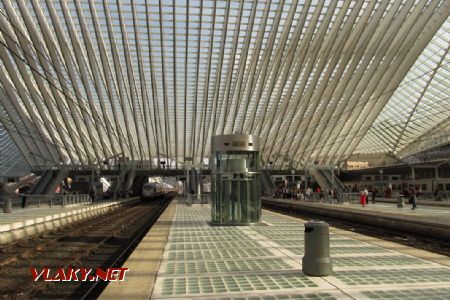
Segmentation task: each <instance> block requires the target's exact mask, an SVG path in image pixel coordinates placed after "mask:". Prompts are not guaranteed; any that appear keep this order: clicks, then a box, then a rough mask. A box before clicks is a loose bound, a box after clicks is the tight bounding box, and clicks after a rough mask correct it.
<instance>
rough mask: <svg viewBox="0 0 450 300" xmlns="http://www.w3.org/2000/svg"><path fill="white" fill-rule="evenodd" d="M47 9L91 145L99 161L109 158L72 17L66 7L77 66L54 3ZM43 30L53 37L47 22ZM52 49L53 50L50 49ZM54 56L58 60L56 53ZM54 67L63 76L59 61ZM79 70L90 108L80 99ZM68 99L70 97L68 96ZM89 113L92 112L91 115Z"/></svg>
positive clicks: (48, 43) (43, 24)
mask: <svg viewBox="0 0 450 300" xmlns="http://www.w3.org/2000/svg"><path fill="white" fill-rule="evenodd" d="M33 4H34V1H33ZM35 5H36V8H35V11H36V10H38V12H36V14H37V15H38V16H41V17H40V18H39V17H38V19H39V20H44V18H43V17H42V16H43V14H42V11H41V9H40V7H38V4H37V3H36V4H35ZM47 9H48V11H49V13H50V16H51V20H52V22H53V27H54V28H55V30H56V33H57V36H58V37H59V44H60V46H61V47H60V48H61V50H62V53H63V56H64V57H65V61H66V66H67V69H68V71H69V76H70V79H71V83H72V87H73V89H74V92H75V97H76V98H77V100H78V104H79V105H80V108H81V110H82V111H83V113H82V115H83V118H84V120H85V122H86V125H87V126H86V127H87V129H88V134H89V138H90V140H91V141H90V142H91V145H93V147H94V152H95V155H96V158H97V161H99V160H101V157H102V156H103V157H106V156H108V154H107V153H108V150H107V147H108V146H107V145H106V142H105V140H104V139H103V138H101V136H102V135H101V130H100V125H99V122H98V121H96V120H95V118H94V113H95V112H96V109H95V104H94V101H93V96H92V93H91V90H90V87H89V83H88V78H87V76H88V75H87V72H86V69H85V68H84V66H83V64H84V61H85V60H84V59H83V58H82V52H81V51H80V43H79V41H78V39H77V36H76V35H74V29H73V24H72V22H71V17H70V15H68V12H67V11H66V10H64V7H63V12H64V17H65V19H66V22H67V24H68V27H69V28H70V29H69V35H70V39H71V41H72V47H73V50H74V54H75V57H76V64H77V65H73V63H72V61H73V59H72V57H73V54H70V51H69V49H68V47H67V46H68V45H69V42H68V41H67V40H65V37H64V33H63V29H62V27H61V24H60V22H59V20H58V17H57V14H56V12H55V9H54V7H53V4H52V2H47ZM41 30H42V31H43V32H44V36H48V37H50V36H51V35H50V29H49V27H48V25H47V24H46V23H45V22H42V24H41ZM52 44H54V45H56V44H57V43H56V41H53V43H52V42H51V41H50V39H49V41H48V42H47V48H48V49H49V52H53V49H55V48H53V47H52V46H51V45H52ZM50 48H52V49H50ZM53 56H54V57H55V58H56V52H55V53H54V55H53ZM54 66H55V68H56V69H57V73H58V74H61V73H62V70H61V69H60V67H59V66H58V61H56V60H54ZM77 66H78V68H77ZM58 68H59V70H58ZM77 70H79V71H80V73H81V80H82V84H83V87H84V89H85V92H86V94H87V98H88V104H89V108H88V106H87V105H86V103H85V101H84V99H80V98H81V96H80V95H81V89H80V87H79V85H78V80H77V78H76V74H75V73H76V71H77ZM80 73H79V74H80ZM62 81H64V79H63V78H62V76H61V79H60V82H62ZM61 85H62V86H64V85H65V83H61ZM68 90H69V89H67V91H68ZM66 97H70V96H69V95H66ZM69 101H70V100H69ZM80 103H82V104H80ZM88 112H90V114H89V113H88ZM92 123H94V124H95V128H92V127H93V126H91V125H92ZM93 129H96V131H97V132H96V134H95V132H94V131H93ZM98 141H100V145H101V147H99V145H98Z"/></svg>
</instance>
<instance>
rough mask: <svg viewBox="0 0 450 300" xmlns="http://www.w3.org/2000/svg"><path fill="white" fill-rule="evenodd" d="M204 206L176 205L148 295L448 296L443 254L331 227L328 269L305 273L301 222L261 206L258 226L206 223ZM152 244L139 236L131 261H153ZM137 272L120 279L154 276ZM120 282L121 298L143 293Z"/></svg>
mask: <svg viewBox="0 0 450 300" xmlns="http://www.w3.org/2000/svg"><path fill="white" fill-rule="evenodd" d="M210 210H211V208H210V206H209V205H200V204H194V205H192V206H186V205H184V204H181V203H180V204H177V205H176V211H175V215H174V217H173V220H172V221H171V222H170V224H171V228H170V233H169V236H168V239H167V243H166V245H165V249H164V254H163V257H162V260H161V264H160V267H159V271H158V273H157V278H156V282H155V283H154V289H153V292H152V294H151V299H223V300H225V299H405V298H408V299H449V297H450V296H449V295H450V267H449V266H450V259H449V257H447V256H442V255H437V254H433V253H430V252H427V251H423V250H417V249H414V248H410V247H406V246H403V245H399V244H395V243H391V242H386V241H382V240H378V239H374V238H370V237H367V236H363V235H359V234H357V233H354V232H349V231H344V230H338V229H335V228H331V239H330V243H331V254H332V258H333V261H334V272H333V274H332V275H330V276H327V277H311V276H306V275H305V274H303V272H302V271H301V270H302V266H301V260H302V257H303V254H304V252H303V251H304V227H303V223H304V222H305V221H303V220H299V219H296V218H293V217H289V216H284V215H281V214H277V213H273V212H269V211H265V210H264V211H263V223H262V224H261V225H260V226H248V227H244V226H236V227H231V226H210V225H209V223H208V222H209V220H210ZM156 237H159V238H160V239H164V238H165V237H163V236H162V235H160V234H157V235H156ZM145 249H147V252H148V253H147V254H146V253H145V251H144V252H143V250H145ZM154 250H155V247H153V246H152V245H150V244H148V243H146V244H145V245H143V246H142V247H141V248H140V254H139V257H136V256H135V257H133V260H134V263H136V262H139V261H140V262H141V263H144V262H145V261H146V260H147V259H148V260H151V261H155V260H156V261H159V259H158V258H157V257H155V256H154V255H153V254H152V252H153V251H154ZM142 271H143V270H141V269H140V270H139V276H136V277H135V278H134V279H133V278H131V277H130V278H128V279H127V281H128V280H138V282H139V283H140V284H141V285H147V284H149V282H150V281H153V280H154V275H152V272H154V270H148V271H147V272H145V270H144V272H142ZM129 274H130V275H131V274H133V269H131V268H130V271H129ZM151 284H153V282H152V283H151ZM128 285H129V286H130V287H132V288H130V289H126V292H127V293H128V294H127V293H122V294H120V295H121V297H122V298H128V299H144V298H146V299H148V297H149V295H146V296H143V295H137V294H136V289H135V288H133V286H137V285H138V284H132V283H131V282H130V283H128Z"/></svg>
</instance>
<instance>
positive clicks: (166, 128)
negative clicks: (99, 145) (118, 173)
mask: <svg viewBox="0 0 450 300" xmlns="http://www.w3.org/2000/svg"><path fill="white" fill-rule="evenodd" d="M161 1H162V0H159V2H158V5H159V34H160V37H161V45H160V46H161V48H160V49H161V66H162V73H161V78H162V92H163V104H164V105H163V112H164V137H165V145H166V148H165V149H164V156H165V157H166V163H168V161H167V159H168V158H169V157H170V156H171V155H170V152H171V151H170V148H169V138H170V127H169V107H168V100H167V84H166V67H165V65H166V64H165V54H164V32H163V25H162V19H163V17H162V15H163V14H162V8H161V7H162V6H161V5H162V4H161ZM163 145H164V144H163Z"/></svg>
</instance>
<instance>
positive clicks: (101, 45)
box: [75, 0, 127, 154]
mask: <svg viewBox="0 0 450 300" xmlns="http://www.w3.org/2000/svg"><path fill="white" fill-rule="evenodd" d="M88 3H89V12H90V14H91V18H92V23H93V25H94V30H95V38H96V41H97V45H98V52H99V55H100V60H101V65H102V71H103V72H101V71H100V68H99V75H100V77H101V78H102V80H103V84H104V85H105V87H106V93H107V95H106V98H107V99H108V100H109V104H110V107H111V110H112V116H111V117H112V119H113V120H114V125H115V134H116V136H117V139H118V142H119V147H120V152H121V153H123V154H125V147H126V145H125V143H126V142H125V140H126V139H127V138H126V137H125V135H124V131H123V128H122V126H121V124H120V121H119V118H118V112H117V107H116V101H114V100H115V99H114V96H113V95H114V94H118V92H117V83H116V81H115V80H114V76H113V73H112V67H111V63H110V61H109V58H108V54H107V51H106V45H105V42H104V39H103V35H102V33H101V28H100V23H99V19H98V16H97V13H96V10H95V7H94V3H93V2H92V1H89V2H88ZM75 5H76V7H77V10H80V8H79V6H80V3H79V0H76V1H75ZM94 73H95V72H94ZM110 78H111V80H109V79H110Z"/></svg>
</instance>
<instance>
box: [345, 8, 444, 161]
mask: <svg viewBox="0 0 450 300" xmlns="http://www.w3.org/2000/svg"><path fill="white" fill-rule="evenodd" d="M439 2H440V1H434V2H431V3H430V4H429V5H428V6H427V7H426V8H425V9H424V10H422V9H420V7H419V8H416V10H415V11H413V13H412V15H415V14H416V13H417V16H418V15H419V14H420V20H415V18H413V17H412V16H410V18H409V22H406V23H405V24H404V28H405V31H406V32H405V33H403V32H402V29H400V32H399V33H398V35H397V36H401V35H403V36H405V38H404V39H403V40H405V41H406V42H403V41H402V43H403V47H402V48H401V49H400V51H399V52H400V53H399V54H400V55H398V56H397V57H396V59H395V60H394V61H393V62H394V64H393V65H392V64H391V65H390V72H388V73H384V74H383V78H382V79H381V81H380V84H378V91H377V90H375V92H374V94H375V95H380V96H377V97H379V98H378V101H376V103H374V105H373V106H372V107H373V109H370V110H368V111H366V112H365V114H367V118H366V119H365V121H368V120H369V122H373V121H374V120H375V118H376V116H378V115H379V113H380V112H381V110H382V109H383V107H384V106H385V105H386V103H387V101H388V100H389V99H390V97H391V96H392V94H393V93H394V91H395V89H396V88H397V86H398V85H399V84H400V83H401V80H402V79H403V78H404V77H405V76H406V74H407V72H408V71H409V70H410V68H411V67H412V65H413V64H414V62H415V61H416V60H417V58H418V57H419V55H420V53H421V52H422V51H423V48H424V47H425V46H426V45H427V44H428V42H429V41H430V40H431V38H432V37H433V35H434V32H436V31H437V30H438V29H439V27H440V26H441V25H442V23H443V22H444V21H445V20H446V19H447V16H445V15H444V14H439V10H438V11H435V10H436V8H438V4H439ZM442 7H445V4H442V6H441V9H442ZM447 8H450V6H448V7H447ZM430 18H433V19H434V20H435V22H431V24H430V23H429V22H427V21H428V20H429V19H430ZM408 23H409V24H408ZM427 24H429V25H428V26H429V27H427V26H426V25H427ZM418 36H420V38H419V39H418V38H417V37H418ZM399 43H400V42H399ZM394 44H395V42H394ZM397 50H398V49H396V51H395V52H397ZM402 51H404V52H406V53H405V54H402V53H401V52H402ZM390 74H392V76H391V75H390ZM381 87H384V90H382V88H381ZM365 121H364V122H362V123H365ZM358 125H359V122H358V123H355V127H356V128H358ZM361 125H362V124H361ZM362 127H363V126H361V127H359V128H362ZM367 130H368V128H367V129H365V132H364V133H366V132H367ZM360 134H361V133H360ZM361 135H362V134H361ZM360 140H361V136H359V137H357V138H356V139H355V140H353V141H351V142H349V143H347V147H346V148H344V149H345V150H344V151H343V152H342V153H343V155H341V156H346V155H350V154H351V152H353V150H354V149H355V148H356V146H357V144H358V143H359V141H360Z"/></svg>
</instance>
